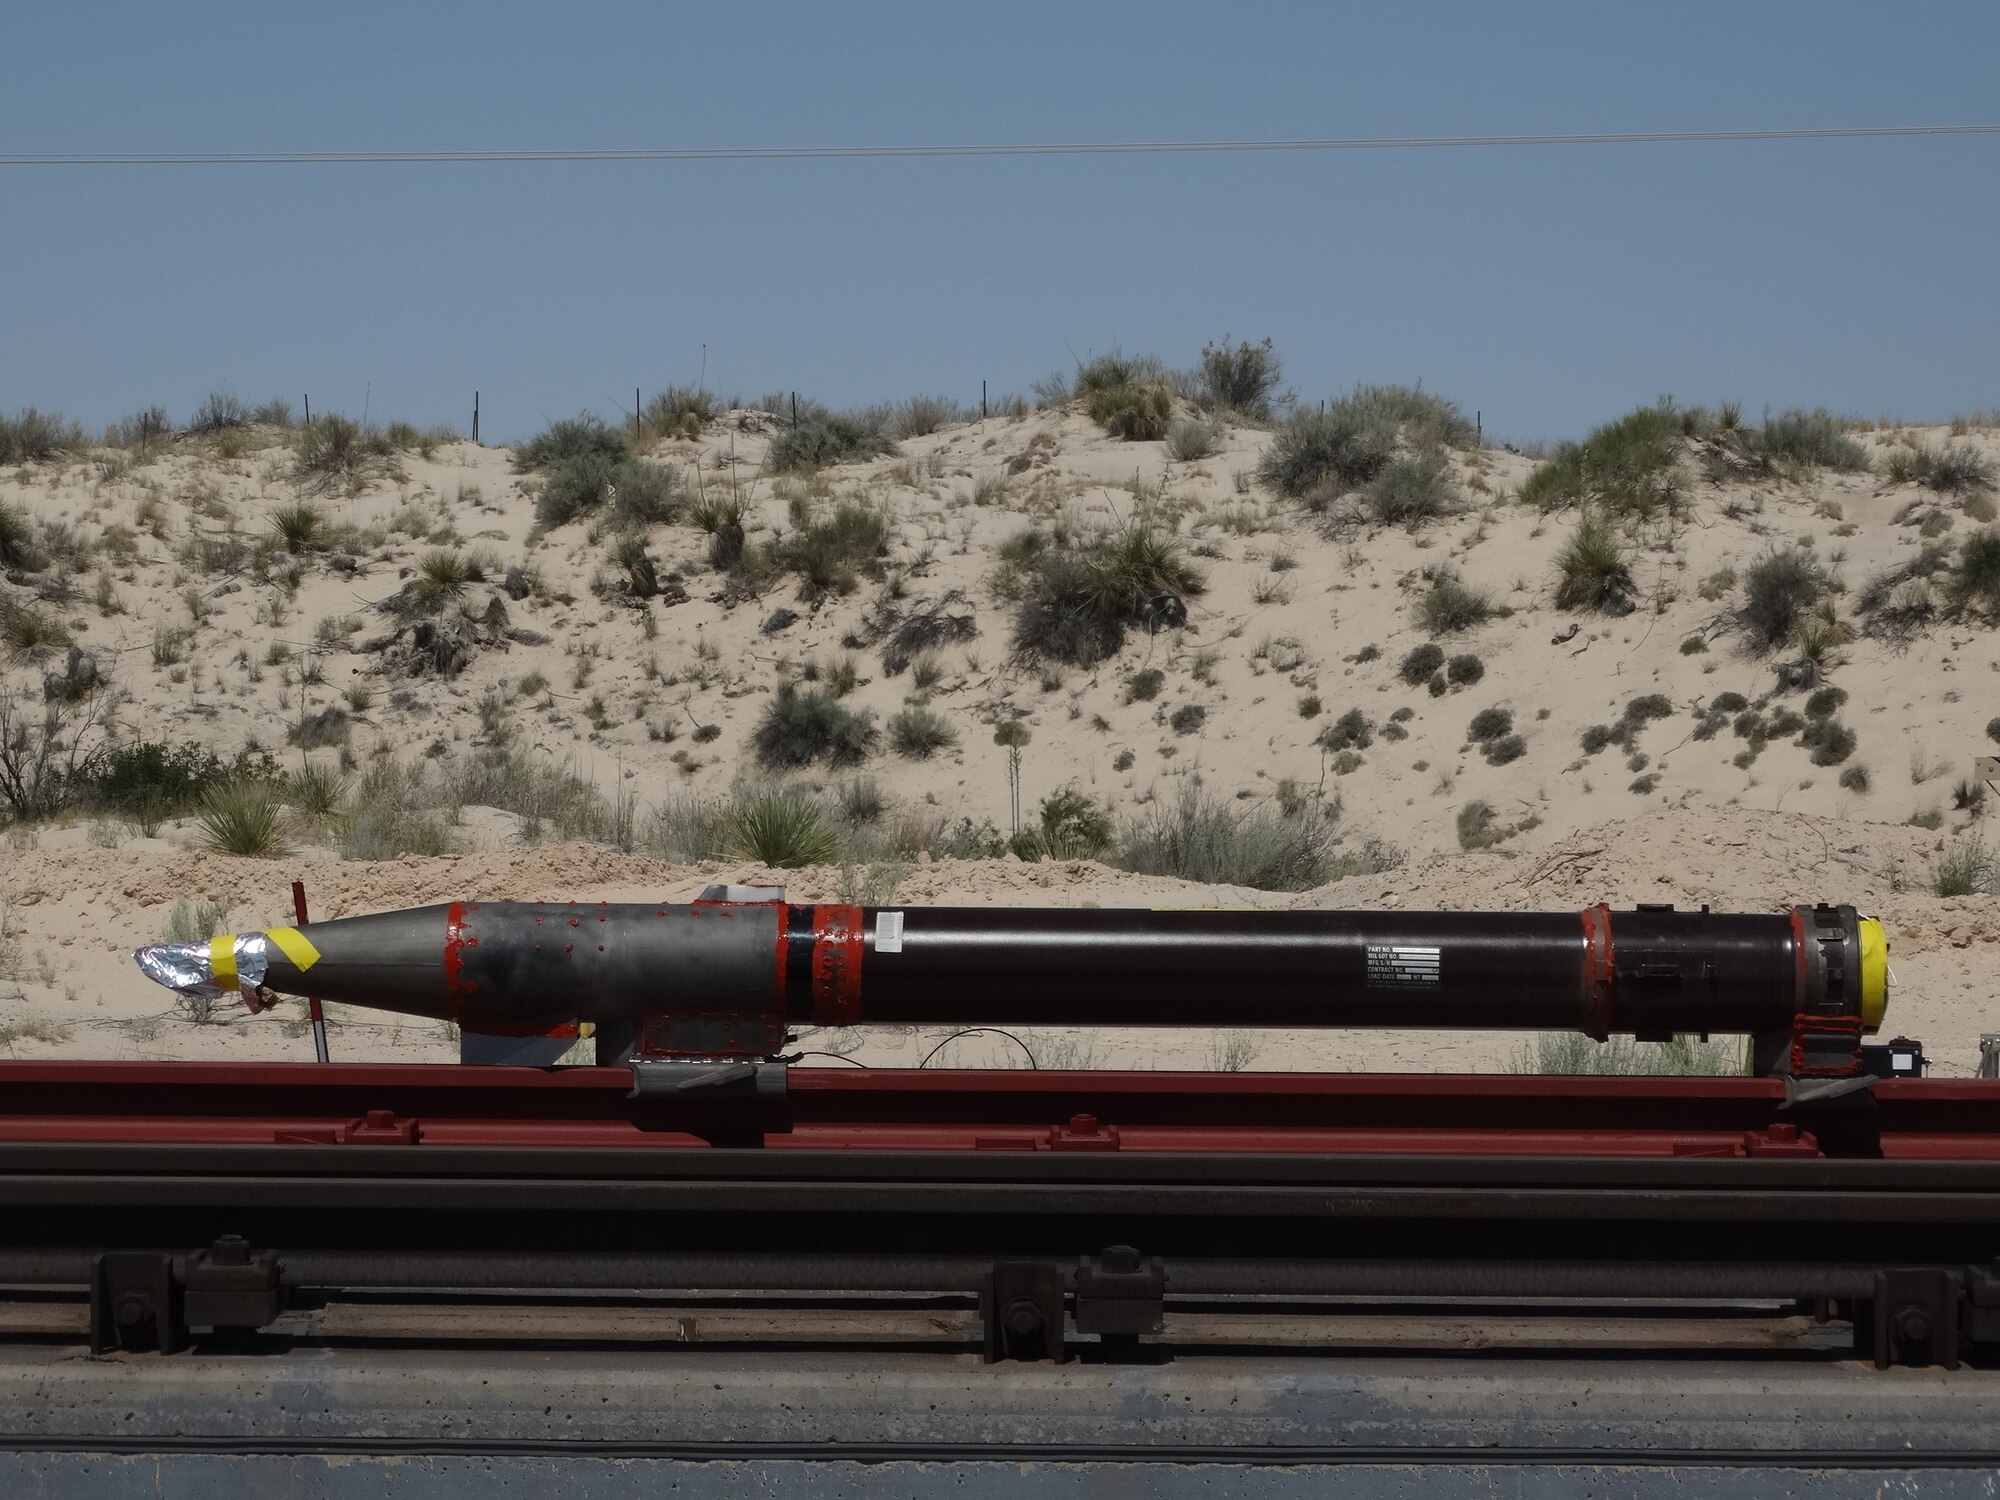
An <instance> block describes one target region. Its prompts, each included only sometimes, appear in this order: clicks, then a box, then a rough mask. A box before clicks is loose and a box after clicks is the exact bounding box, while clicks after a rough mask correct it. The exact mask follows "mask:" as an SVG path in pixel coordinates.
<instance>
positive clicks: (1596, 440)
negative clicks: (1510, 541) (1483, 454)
mask: <svg viewBox="0 0 2000 1500" xmlns="http://www.w3.org/2000/svg"><path fill="white" fill-rule="evenodd" d="M1681 443H1682V430H1681V420H1680V416H1679V414H1678V413H1676V412H1675V410H1674V408H1673V407H1672V406H1671V405H1670V404H1668V403H1665V402H1663V403H1661V404H1660V405H1657V406H1642V407H1640V408H1639V409H1638V410H1636V411H1633V412H1629V413H1627V414H1626V415H1625V416H1622V417H1620V418H1618V419H1617V420H1616V421H1615V422H1607V423H1605V424H1604V425H1603V426H1602V427H1599V428H1597V429H1596V430H1595V431H1593V432H1592V433H1591V434H1590V436H1589V437H1587V438H1585V439H1584V440H1583V441H1582V442H1581V443H1563V444H1562V445H1560V446H1559V447H1558V448H1557V449H1556V451H1555V453H1554V455H1553V456H1552V457H1550V459H1549V461H1548V462H1547V463H1545V464H1543V465H1542V466H1541V467H1540V468H1539V469H1537V470H1535V472H1534V473H1532V474H1530V475H1529V476H1528V478H1527V480H1526V482H1525V483H1523V484H1522V486H1521V496H1520V498H1521V500H1522V503H1524V504H1527V505H1532V506H1535V507H1536V508H1537V509H1539V510H1543V511H1549V510H1558V509H1562V508H1564V507H1566V506H1571V505H1581V504H1583V503H1584V502H1585V501H1589V500H1595V501H1596V502H1597V503H1598V504H1599V505H1601V506H1602V507H1603V508H1604V510H1605V511H1606V512H1607V513H1609V514H1611V515H1614V516H1619V517H1633V516H1637V517H1648V516H1652V515H1654V514H1655V513H1657V512H1658V511H1660V510H1662V509H1670V508H1672V507H1673V506H1675V505H1677V504H1678V503H1679V500H1680V497H1681V479H1682V476H1681V465H1680V454H1681Z"/></svg>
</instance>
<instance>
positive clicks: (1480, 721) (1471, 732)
mask: <svg viewBox="0 0 2000 1500" xmlns="http://www.w3.org/2000/svg"><path fill="white" fill-rule="evenodd" d="M1513 732H1514V715H1513V714H1512V713H1511V712H1509V711H1508V710H1507V709H1504V708H1482V709H1481V710H1480V711H1479V712H1478V713H1476V714H1474V715H1473V716H1472V722H1471V723H1470V724H1468V725H1467V726H1466V729H1465V737H1466V738H1467V739H1469V740H1471V741H1472V742H1473V743H1474V744H1475V745H1483V744H1485V743H1486V742H1487V741H1488V740H1497V739H1499V738H1500V737H1501V736H1502V735H1508V734H1512V733H1513Z"/></svg>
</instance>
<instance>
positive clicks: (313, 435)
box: [293, 413, 395, 494]
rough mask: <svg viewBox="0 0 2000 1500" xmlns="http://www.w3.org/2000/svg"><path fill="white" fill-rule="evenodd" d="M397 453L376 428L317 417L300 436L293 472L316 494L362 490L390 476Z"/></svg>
mask: <svg viewBox="0 0 2000 1500" xmlns="http://www.w3.org/2000/svg"><path fill="white" fill-rule="evenodd" d="M394 453H395V449H394V447H393V446H392V445H391V444H390V442H389V440H388V439H387V438H385V437H383V436H382V434H381V433H379V432H377V431H376V430H375V429H374V428H372V427H363V426H362V425H361V424H360V423H359V422H356V421H354V420H353V419H351V418H349V417H343V416H340V415H339V414H338V413H329V414H327V415H326V416H321V417H314V418H313V419H312V420H311V421H310V422H308V423H306V424H305V425H304V426H303V427H301V428H300V429H299V432H298V447H297V451H296V454H295V456H294V461H293V472H294V474H295V476H296V477H297V479H298V481H299V483H300V484H301V485H302V486H303V487H304V488H306V489H307V490H309V491H312V492H313V493H315V494H323V493H325V492H326V491H328V490H333V489H346V490H349V491H353V490H358V489H359V488H361V486H362V485H364V484H365V483H367V482H368V480H370V479H372V478H374V477H375V476H376V475H378V474H385V473H388V472H389V471H390V469H391V458H392V456H393V455H394Z"/></svg>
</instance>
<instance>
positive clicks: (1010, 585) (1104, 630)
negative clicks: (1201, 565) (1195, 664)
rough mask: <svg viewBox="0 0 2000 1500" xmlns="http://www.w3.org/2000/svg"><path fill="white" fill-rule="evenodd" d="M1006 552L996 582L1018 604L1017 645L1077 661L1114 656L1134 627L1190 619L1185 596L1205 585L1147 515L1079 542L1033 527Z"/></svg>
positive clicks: (1079, 663)
mask: <svg viewBox="0 0 2000 1500" xmlns="http://www.w3.org/2000/svg"><path fill="white" fill-rule="evenodd" d="M1000 556H1001V568H1000V574H999V576H998V578H997V579H996V581H995V583H996V587H997V588H998V590H999V591H1000V593H1001V594H1002V596H1003V597H1005V598H1011V599H1013V600H1015V601H1016V603H1017V609H1016V612H1015V617H1014V644H1015V646H1016V648H1017V649H1018V650H1020V651H1021V652H1023V653H1024V654H1026V655H1029V656H1035V657H1041V658H1045V659H1048V660H1052V661H1060V662H1067V663H1069V664H1070V665H1072V666H1090V665H1092V664H1093V663H1096V662H1099V661H1102V660H1103V659H1104V658H1105V657H1107V656H1110V655H1112V654H1113V653H1114V652H1116V651H1117V650H1118V648H1119V647H1120V646H1121V645H1123V644H1124V641H1125V631H1126V629H1127V627H1128V626H1131V625H1135V624H1140V625H1145V626H1147V627H1149V628H1153V629H1157V628H1159V627H1161V626H1163V625H1164V626H1172V625H1179V624H1184V623H1186V618H1187V606H1186V601H1187V600H1188V599H1191V598H1194V597H1197V596H1198V595H1200V594H1201V593H1202V592H1203V590H1204V589H1205V588H1206V586H1207V585H1206V583H1205V581H1204V579H1203V578H1202V575H1201V572H1200V570H1199V569H1197V568H1196V567H1194V565H1193V564H1191V563H1190V562H1188V560H1187V559H1186V557H1185V556H1184V555H1183V553H1182V551H1181V546H1180V543H1179V542H1178V541H1177V540H1176V539H1175V538H1174V536H1173V535H1172V533H1170V532H1168V531H1167V530H1165V529H1164V528H1163V527H1161V526H1158V525H1155V524H1153V523H1151V522H1148V521H1145V520H1143V519H1142V520H1135V521H1132V522H1130V523H1128V524H1127V525H1125V526H1123V527H1121V528H1119V529H1117V530H1115V531H1106V532H1100V533H1098V534H1096V535H1094V536H1091V537H1089V538H1085V539H1080V540H1079V539H1075V538H1071V537H1067V536H1065V535H1063V534H1061V533H1060V532H1057V533H1050V532H1045V531H1041V530H1030V531H1027V532H1023V533H1022V534H1021V535H1020V536H1017V537H1015V538H1013V539H1012V540H1011V541H1009V542H1007V543H1005V544H1003V545H1002V547H1001V549H1000Z"/></svg>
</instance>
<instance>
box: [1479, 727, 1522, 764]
mask: <svg viewBox="0 0 2000 1500" xmlns="http://www.w3.org/2000/svg"><path fill="white" fill-rule="evenodd" d="M1479 753H1480V754H1481V755H1483V756H1485V757H1486V763H1487V764H1488V765H1489V766H1504V765H1510V764H1512V763H1513V762H1514V761H1517V760H1519V759H1520V758H1521V757H1522V756H1524V755H1526V754H1527V753H1528V742H1527V741H1526V740H1524V739H1523V738H1521V736H1520V735H1518V734H1503V735H1501V736H1500V737H1499V738H1498V739H1491V740H1488V741H1487V742H1486V743H1485V744H1484V745H1483V746H1481V747H1480V752H1479Z"/></svg>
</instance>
